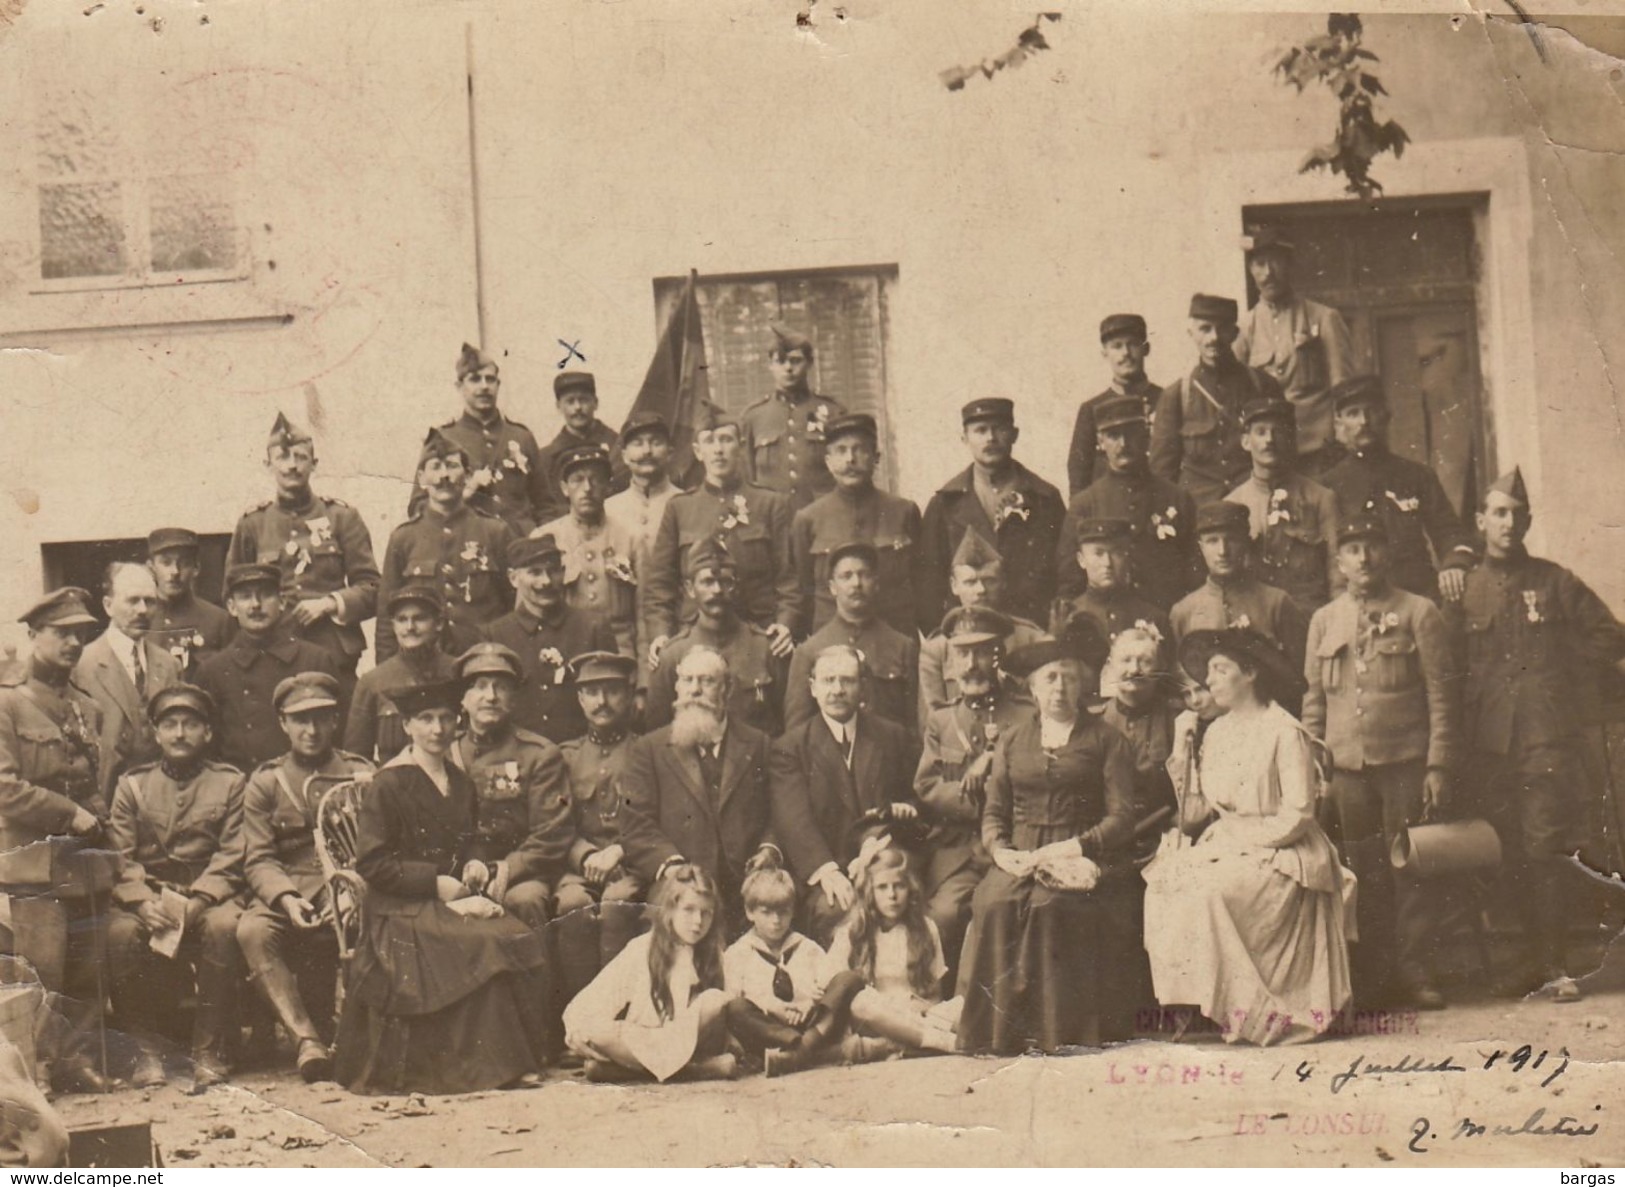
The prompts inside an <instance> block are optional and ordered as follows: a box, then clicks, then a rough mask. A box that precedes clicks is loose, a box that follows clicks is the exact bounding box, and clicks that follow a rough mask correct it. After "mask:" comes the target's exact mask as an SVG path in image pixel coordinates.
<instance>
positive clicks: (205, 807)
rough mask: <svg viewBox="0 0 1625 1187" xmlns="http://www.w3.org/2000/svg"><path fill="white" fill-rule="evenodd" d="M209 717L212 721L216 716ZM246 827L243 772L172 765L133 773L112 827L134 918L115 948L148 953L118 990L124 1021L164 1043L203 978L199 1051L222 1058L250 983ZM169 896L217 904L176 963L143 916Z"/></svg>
mask: <svg viewBox="0 0 1625 1187" xmlns="http://www.w3.org/2000/svg"><path fill="white" fill-rule="evenodd" d="M174 695H175V696H176V700H175V701H172V702H170V703H172V704H180V703H189V702H190V699H191V698H192V697H195V696H196V694H195V693H190V692H189V690H187V689H184V688H182V689H177V690H175V694H174ZM196 699H197V700H198V701H201V700H202V698H196ZM158 704H162V702H158ZM196 711H197V710H196V709H194V712H196ZM200 716H203V717H204V718H205V720H206V719H207V716H208V714H207V713H206V712H202V713H200ZM242 818H243V775H242V772H241V771H239V770H238V769H237V768H236V767H232V766H227V765H226V764H225V763H217V762H204V763H202V765H201V766H200V767H199V769H198V770H196V771H193V772H186V773H185V774H180V773H178V772H176V771H175V769H174V768H172V767H171V766H170V765H169V763H168V762H167V761H162V762H156V763H145V764H143V765H141V766H138V767H134V768H132V769H131V770H129V771H126V772H125V773H124V775H123V776H122V777H121V778H120V779H119V781H118V786H117V787H116V788H115V789H114V792H113V810H112V816H111V818H110V820H109V822H108V826H107V841H108V845H109V847H110V848H112V849H113V850H114V851H115V852H117V853H118V854H119V855H120V856H121V857H123V858H124V861H125V866H124V871H123V873H122V875H121V876H120V878H119V883H118V885H117V886H115V887H114V888H113V901H114V902H115V903H117V904H118V905H119V906H120V907H122V908H124V909H123V910H121V911H118V912H116V913H115V914H114V915H113V917H112V918H111V919H110V920H109V923H108V937H109V943H110V945H111V946H113V947H115V948H121V949H126V950H130V951H137V952H140V953H141V954H142V955H141V959H140V960H139V961H137V962H136V966H135V968H133V969H132V970H130V973H129V975H128V976H126V977H125V978H123V979H122V980H121V981H120V983H119V984H118V985H117V986H116V987H115V989H114V1002H115V1004H116V1005H117V1008H118V1012H119V1017H120V1020H121V1021H122V1022H123V1023H124V1025H126V1026H128V1027H129V1028H131V1029H132V1030H134V1031H135V1032H136V1033H137V1034H138V1035H152V1034H155V1033H156V1032H157V1030H158V1029H159V1027H160V1025H161V1024H162V1023H163V1021H165V1015H166V1014H167V1012H168V1010H169V1009H171V1008H173V1005H174V1003H175V1001H177V1000H178V998H179V997H180V996H184V995H185V994H186V993H187V992H188V991H189V990H190V989H191V988H192V984H193V978H195V979H196V986H197V995H198V1005H197V1015H196V1018H195V1020H194V1023H193V1030H192V1049H193V1051H194V1052H195V1053H208V1054H211V1055H214V1056H215V1057H217V1058H218V1057H220V1056H221V1055H223V1053H224V1052H223V1047H224V1045H225V1043H226V1039H227V1037H228V1035H229V1034H230V1031H231V1029H232V1027H233V1026H234V1025H235V1020H236V1014H235V1003H236V996H237V995H236V989H237V983H238V982H239V981H241V980H242V976H243V971H242V955H241V953H240V952H239V950H238V947H237V924H238V920H239V919H240V918H241V916H242V913H243V911H242V902H241V897H242V893H243V867H242V850H241V848H240V845H239V832H240V830H241V827H242ZM165 887H167V888H170V889H172V890H175V891H177V892H179V893H181V894H183V895H186V896H187V897H189V898H197V899H202V900H203V901H204V902H205V903H206V904H208V905H207V906H206V907H205V908H204V909H203V913H202V915H200V916H199V917H198V919H197V921H196V922H195V923H194V924H193V925H192V926H191V927H189V928H188V929H187V931H186V934H185V936H184V937H183V939H182V941H181V948H180V951H179V952H178V953H177V954H176V956H175V958H174V959H173V960H165V959H164V958H163V957H161V956H159V955H158V954H157V953H155V952H153V951H151V949H150V948H148V947H147V946H146V941H147V939H148V932H147V927H146V925H145V924H144V923H142V922H141V920H140V919H139V918H138V917H137V916H136V914H135V912H136V909H137V908H138V907H140V905H141V904H142V903H146V902H154V901H157V900H158V899H159V897H160V893H161V891H162V889H163V888H165Z"/></svg>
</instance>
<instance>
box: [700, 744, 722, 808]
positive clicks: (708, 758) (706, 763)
mask: <svg viewBox="0 0 1625 1187" xmlns="http://www.w3.org/2000/svg"><path fill="white" fill-rule="evenodd" d="M700 774H701V775H702V776H703V777H704V779H705V789H706V791H708V792H710V793H711V795H712V796H713V797H714V796H716V795H717V794H718V793H719V792H720V791H721V790H722V763H721V762H720V761H719V760H718V759H717V752H716V747H714V746H701V747H700Z"/></svg>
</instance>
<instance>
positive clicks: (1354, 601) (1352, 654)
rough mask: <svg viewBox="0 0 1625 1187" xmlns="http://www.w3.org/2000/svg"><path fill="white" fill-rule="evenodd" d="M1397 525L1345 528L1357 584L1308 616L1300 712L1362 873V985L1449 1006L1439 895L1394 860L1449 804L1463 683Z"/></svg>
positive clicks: (1364, 522) (1365, 522)
mask: <svg viewBox="0 0 1625 1187" xmlns="http://www.w3.org/2000/svg"><path fill="white" fill-rule="evenodd" d="M1391 555H1392V553H1391V551H1390V545H1389V537H1388V529H1387V528H1386V527H1385V526H1384V524H1383V522H1382V521H1381V520H1380V519H1375V518H1370V517H1366V518H1359V519H1354V520H1351V521H1349V522H1348V523H1345V524H1344V525H1343V526H1342V527H1340V528H1339V529H1338V532H1337V563H1338V566H1339V567H1340V568H1341V569H1342V572H1343V577H1344V580H1345V581H1346V582H1347V584H1348V588H1347V589H1345V590H1344V591H1343V593H1341V594H1340V595H1338V596H1337V597H1336V598H1334V599H1332V601H1330V602H1328V603H1327V604H1326V605H1324V606H1322V607H1321V608H1320V609H1319V610H1317V611H1315V616H1314V617H1313V618H1312V619H1310V620H1309V644H1308V658H1307V659H1306V660H1305V663H1304V675H1305V677H1306V678H1307V679H1308V682H1309V691H1308V692H1307V693H1306V694H1305V695H1304V698H1303V724H1304V728H1305V729H1307V730H1308V731H1309V732H1310V733H1311V734H1313V735H1314V736H1315V737H1317V738H1319V739H1321V740H1322V741H1323V742H1325V743H1326V745H1327V747H1328V748H1329V749H1330V750H1331V752H1332V761H1333V764H1334V769H1333V771H1332V800H1333V802H1334V804H1335V806H1336V810H1337V818H1338V823H1339V825H1340V828H1341V832H1342V846H1343V852H1344V853H1345V854H1347V855H1348V858H1349V864H1350V865H1351V866H1352V867H1353V869H1354V876H1355V877H1356V878H1357V879H1359V885H1360V897H1359V912H1360V918H1359V924H1360V949H1361V951H1360V952H1359V953H1358V954H1357V957H1356V960H1355V964H1354V969H1353V971H1354V973H1355V994H1356V1000H1357V1001H1359V1000H1360V998H1361V997H1362V996H1364V997H1365V1001H1363V1002H1360V1004H1361V1005H1362V1006H1366V1005H1368V1004H1369V1003H1370V1002H1371V1000H1372V996H1373V995H1376V996H1378V997H1381V996H1384V995H1385V991H1386V994H1388V995H1391V996H1393V997H1395V998H1398V999H1402V1000H1408V1001H1409V1002H1410V1004H1413V1005H1416V1006H1419V1007H1421V1008H1422V1009H1426V1010H1437V1009H1442V1008H1443V1006H1444V1004H1445V1002H1444V996H1443V995H1442V994H1441V993H1440V992H1439V990H1438V988H1437V987H1436V986H1435V985H1434V983H1433V977H1434V975H1435V970H1434V969H1433V967H1432V964H1431V956H1432V953H1431V951H1430V945H1431V940H1432V933H1433V930H1434V928H1433V920H1432V914H1433V912H1432V904H1431V903H1430V901H1429V896H1428V890H1427V888H1426V887H1425V886H1424V885H1423V884H1422V883H1420V882H1419V881H1418V880H1417V879H1416V878H1415V877H1414V876H1411V875H1409V874H1407V873H1396V872H1395V871H1394V870H1393V868H1392V866H1391V865H1390V864H1389V861H1388V854H1389V851H1390V850H1391V848H1392V846H1393V843H1394V838H1395V837H1396V836H1397V835H1398V834H1399V833H1401V832H1403V831H1404V830H1405V829H1406V828H1408V827H1410V826H1411V825H1413V824H1419V823H1421V822H1423V821H1425V820H1428V819H1430V818H1435V817H1437V816H1439V815H1440V814H1441V813H1442V812H1443V811H1444V809H1445V808H1446V806H1447V802H1448V797H1449V794H1450V790H1451V783H1452V781H1453V778H1454V776H1455V773H1456V769H1457V766H1458V763H1459V760H1460V755H1459V754H1458V746H1459V734H1460V720H1459V719H1460V710H1459V703H1460V697H1461V692H1460V688H1459V687H1458V681H1457V677H1456V665H1455V662H1454V657H1453V655H1452V653H1451V648H1450V640H1449V636H1448V634H1447V632H1446V629H1445V624H1444V619H1443V618H1442V617H1441V616H1440V614H1439V610H1438V607H1436V606H1435V605H1434V604H1433V603H1432V602H1430V601H1428V600H1427V599H1426V598H1424V597H1422V596H1420V595H1418V594H1414V593H1410V592H1408V591H1406V590H1403V589H1400V588H1398V587H1397V586H1396V585H1394V584H1393V582H1392V581H1391V580H1390V578H1389V570H1390V564H1391V561H1390V557H1391Z"/></svg>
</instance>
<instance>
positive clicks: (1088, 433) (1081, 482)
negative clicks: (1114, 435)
mask: <svg viewBox="0 0 1625 1187" xmlns="http://www.w3.org/2000/svg"><path fill="white" fill-rule="evenodd" d="M1161 395H1162V388H1160V387H1159V386H1157V385H1156V384H1154V383H1152V382H1151V381H1150V380H1149V379H1146V378H1145V377H1143V376H1142V377H1141V378H1140V379H1139V380H1138V381H1137V382H1135V383H1131V384H1129V385H1127V386H1126V387H1121V386H1119V385H1118V383H1117V380H1115V379H1114V380H1112V383H1111V386H1110V387H1108V388H1107V389H1106V390H1105V391H1103V392H1101V393H1100V394H1098V395H1094V396H1090V397H1089V398H1088V399H1087V400H1085V401H1084V402H1083V403H1082V404H1080V405H1079V406H1078V418H1077V420H1075V421H1074V422H1073V424H1072V445H1071V447H1070V448H1069V449H1068V450H1067V451H1066V482H1067V494H1068V496H1069V497H1071V498H1074V499H1075V498H1077V497H1078V495H1079V494H1080V493H1082V492H1083V491H1084V489H1085V488H1087V487H1088V486H1089V485H1090V483H1093V482H1099V481H1100V480H1101V479H1102V478H1104V477H1105V476H1106V475H1107V473H1108V472H1109V470H1108V467H1107V465H1106V455H1105V454H1103V453H1101V452H1100V437H1099V432H1100V430H1099V429H1098V428H1097V427H1096V424H1095V418H1096V416H1097V415H1098V414H1099V412H1100V406H1101V405H1102V404H1104V403H1106V402H1108V401H1110V400H1121V399H1122V398H1123V397H1124V396H1135V397H1137V398H1138V399H1139V400H1140V403H1141V406H1142V408H1143V410H1144V412H1145V418H1146V421H1147V422H1149V421H1150V420H1151V417H1152V414H1153V413H1154V412H1155V411H1156V408H1157V400H1158V398H1159V397H1160V396H1161Z"/></svg>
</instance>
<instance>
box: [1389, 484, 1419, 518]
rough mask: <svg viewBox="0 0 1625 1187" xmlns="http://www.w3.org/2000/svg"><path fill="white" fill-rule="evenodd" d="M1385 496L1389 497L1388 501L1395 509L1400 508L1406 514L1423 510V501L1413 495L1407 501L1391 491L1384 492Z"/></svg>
mask: <svg viewBox="0 0 1625 1187" xmlns="http://www.w3.org/2000/svg"><path fill="white" fill-rule="evenodd" d="M1383 494H1385V495H1387V496H1388V501H1389V502H1390V503H1392V504H1393V505H1394V506H1395V507H1398V508H1399V509H1400V510H1401V511H1403V512H1405V513H1406V514H1409V513H1410V512H1412V511H1417V510H1420V509H1421V506H1422V500H1421V499H1419V498H1418V497H1417V496H1415V495H1412V496H1410V497H1409V498H1407V499H1402V498H1400V497H1399V496H1398V495H1396V494H1395V493H1394V492H1393V491H1391V490H1388V491H1383Z"/></svg>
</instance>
